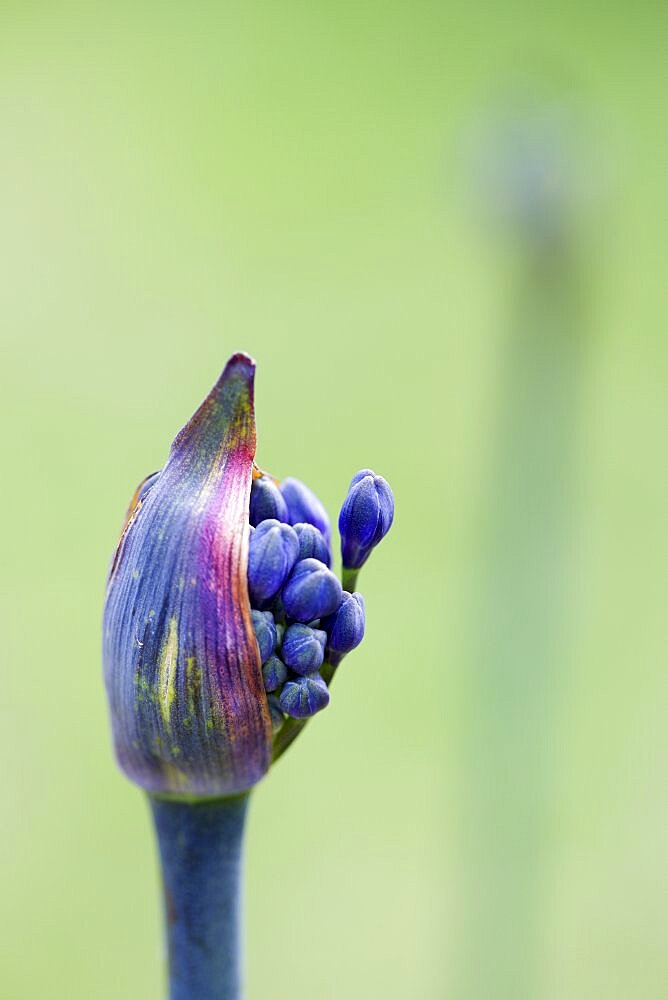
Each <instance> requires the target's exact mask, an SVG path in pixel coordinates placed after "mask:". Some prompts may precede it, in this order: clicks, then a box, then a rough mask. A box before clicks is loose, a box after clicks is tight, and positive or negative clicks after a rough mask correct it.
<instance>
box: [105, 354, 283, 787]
mask: <svg viewBox="0 0 668 1000" xmlns="http://www.w3.org/2000/svg"><path fill="white" fill-rule="evenodd" d="M254 371H255V366H254V363H253V362H252V361H251V359H250V358H248V357H247V356H246V355H243V354H237V355H235V356H234V357H232V358H231V359H230V361H229V363H228V364H227V367H226V368H225V371H224V372H223V374H222V375H221V377H220V379H219V381H218V382H217V383H216V385H215V386H214V388H213V389H212V391H211V392H210V394H209V395H208V396H207V398H206V399H205V400H204V402H203V403H202V405H201V406H200V407H199V409H198V410H197V412H196V413H195V414H194V416H193V417H192V418H191V419H190V420H189V421H188V423H187V424H186V425H185V427H183V429H182V430H181V431H180V432H179V434H178V435H177V437H176V438H175V440H174V443H173V445H172V448H171V450H170V453H169V457H168V459H167V462H166V464H165V467H164V468H163V469H162V471H161V472H160V473H159V474H158V475H156V476H154V477H152V479H151V481H148V480H147V481H145V483H144V484H142V487H141V488H140V490H139V491H138V493H137V494H135V498H134V502H133V504H132V506H131V509H130V511H129V514H128V519H127V521H126V524H125V527H124V529H123V533H122V536H121V540H120V542H119V545H118V548H117V551H116V555H115V557H114V560H113V565H112V568H111V572H110V575H109V580H108V585H107V595H106V604H105V612H104V666H105V679H106V685H107V691H108V696H109V703H110V711H111V720H112V727H113V735H114V743H115V748H116V754H117V757H118V760H119V763H120V765H121V767H122V769H123V770H124V771H125V773H126V774H127V775H128V776H129V777H130V778H131V779H132V780H134V781H135V782H137V783H138V784H139V785H141V786H142V787H143V788H145V789H147V790H148V791H150V792H154V793H162V794H166V793H168V794H176V795H184V796H191V795H198V796H219V795H229V794H233V793H236V792H241V791H243V790H245V789H248V788H250V787H251V786H252V785H253V784H255V783H256V782H257V781H258V780H259V779H260V778H261V777H262V775H263V774H264V773H265V771H266V770H267V769H268V767H269V763H270V759H271V747H272V728H271V718H270V713H269V706H268V703H267V699H266V695H265V693H264V689H263V681H262V673H261V667H260V655H259V651H258V644H257V641H256V639H255V635H254V632H253V626H252V622H251V609H250V603H249V597H248V590H247V583H246V571H247V561H248V533H249V526H248V510H249V497H250V489H251V479H252V473H253V458H254V454H255V419H254V410H253V378H254Z"/></svg>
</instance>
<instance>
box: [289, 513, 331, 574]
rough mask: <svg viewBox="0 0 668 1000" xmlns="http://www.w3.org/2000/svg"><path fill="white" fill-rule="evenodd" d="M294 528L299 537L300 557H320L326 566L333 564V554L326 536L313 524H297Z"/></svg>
mask: <svg viewBox="0 0 668 1000" xmlns="http://www.w3.org/2000/svg"><path fill="white" fill-rule="evenodd" d="M294 529H295V531H296V533H297V538H298V539H299V558H300V559H319V560H320V562H322V563H324V564H325V566H331V565H332V554H331V552H330V551H329V545H328V544H327V542H326V541H325V536H324V535H323V533H322V532H321V531H319V530H318V528H316V527H315V525H313V524H306V523H304V524H295V525H294Z"/></svg>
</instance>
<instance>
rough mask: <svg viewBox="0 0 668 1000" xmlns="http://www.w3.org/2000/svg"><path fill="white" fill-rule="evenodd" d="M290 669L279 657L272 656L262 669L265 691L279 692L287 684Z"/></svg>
mask: <svg viewBox="0 0 668 1000" xmlns="http://www.w3.org/2000/svg"><path fill="white" fill-rule="evenodd" d="M287 676H288V668H287V667H286V665H285V664H284V663H283V661H282V660H281V659H279V657H278V656H270V657H269V659H268V660H267V662H266V663H265V664H264V666H263V667H262V679H263V681H264V689H265V691H277V690H278V689H279V687H281V685H282V684H284V683H285V681H286V679H287Z"/></svg>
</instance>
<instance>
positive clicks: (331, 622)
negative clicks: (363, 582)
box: [322, 591, 365, 656]
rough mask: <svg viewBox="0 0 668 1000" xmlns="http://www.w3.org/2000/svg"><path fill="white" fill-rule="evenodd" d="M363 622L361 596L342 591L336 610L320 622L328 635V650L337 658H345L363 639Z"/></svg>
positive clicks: (363, 612)
mask: <svg viewBox="0 0 668 1000" xmlns="http://www.w3.org/2000/svg"><path fill="white" fill-rule="evenodd" d="M364 620H365V608H364V598H363V597H362V595H361V594H358V593H355V594H348V593H346V592H345V591H344V594H343V597H342V599H341V603H340V604H339V606H338V608H337V610H336V611H335V612H334V614H333V615H329V617H328V618H325V620H324V621H323V622H322V627H323V628H324V629H327V634H328V635H329V640H328V643H327V647H328V649H330V650H331V651H332V652H333V653H336V654H338V655H339V656H345V654H346V653H349V652H350V650H351V649H355V647H356V646H359V644H360V643H361V641H362V639H363V638H364Z"/></svg>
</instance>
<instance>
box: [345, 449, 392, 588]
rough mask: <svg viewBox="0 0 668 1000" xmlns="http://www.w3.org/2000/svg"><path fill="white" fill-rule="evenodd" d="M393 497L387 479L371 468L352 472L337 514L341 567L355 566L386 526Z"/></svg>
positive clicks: (387, 528)
mask: <svg viewBox="0 0 668 1000" xmlns="http://www.w3.org/2000/svg"><path fill="white" fill-rule="evenodd" d="M393 518H394V497H393V496H392V490H391V489H390V487H389V485H388V483H387V482H386V481H385V480H384V479H383V477H382V476H377V475H375V473H374V472H372V471H371V469H362V470H361V471H360V472H358V473H356V475H354V476H353V478H352V480H351V483H350V488H349V490H348V496H347V497H346V499H345V500H344V502H343V506H342V507H341V513H340V515H339V532H340V534H341V555H342V556H343V566H344V569H359V568H360V566H362V565H363V564H364V563H365V562H366V560H367V558H368V557H369V554H370V552H371V550H372V549H373V548H374V547H375V546H376V545H378V543H379V542H380V540H381V539H382V538H384V537H385V535H386V534H387V533H388V531H389V530H390V527H391V525H392V520H393Z"/></svg>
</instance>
